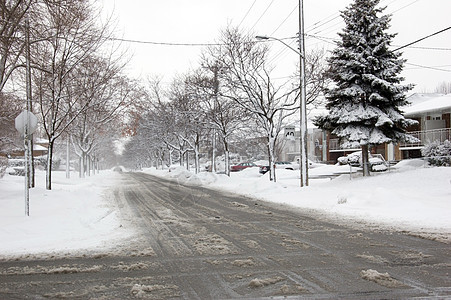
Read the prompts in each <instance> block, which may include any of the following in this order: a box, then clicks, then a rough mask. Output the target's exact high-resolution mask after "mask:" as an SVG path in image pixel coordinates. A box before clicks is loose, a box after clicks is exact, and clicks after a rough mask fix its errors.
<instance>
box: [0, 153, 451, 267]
mask: <svg viewBox="0 0 451 300" xmlns="http://www.w3.org/2000/svg"><path fill="white" fill-rule="evenodd" d="M347 171H349V167H347V166H344V167H343V166H341V167H340V166H323V167H318V168H315V169H311V170H310V175H312V176H313V175H325V174H331V173H337V172H338V173H339V172H347ZM145 172H148V173H151V174H154V175H158V176H162V177H166V178H172V179H174V180H175V179H176V180H178V181H179V182H184V183H188V184H194V185H203V186H206V187H211V188H215V189H221V190H225V191H230V192H234V193H240V194H243V195H247V196H251V197H256V198H260V199H263V200H265V201H270V202H274V203H276V204H288V205H292V206H295V207H299V208H301V209H310V210H311V209H313V210H315V211H316V212H319V213H321V214H322V215H323V216H325V217H328V218H335V219H336V220H344V221H345V222H348V223H349V222H351V224H353V223H356V222H359V223H361V221H365V222H368V223H369V224H372V225H373V226H376V227H378V226H382V227H387V226H388V227H392V228H395V229H399V230H408V231H415V232H427V233H440V234H443V235H444V236H446V237H449V236H450V235H451V168H446V167H441V168H428V167H424V164H423V162H422V161H416V160H413V161H407V162H401V163H400V164H398V166H397V167H396V168H395V169H392V170H391V171H390V172H383V173H379V174H375V175H374V176H371V177H370V178H362V177H359V176H358V175H356V174H354V175H353V178H352V179H350V176H349V174H348V175H341V176H340V177H337V178H335V179H333V180H330V179H327V178H326V179H324V178H323V179H311V180H310V186H309V187H305V188H300V187H299V186H298V185H299V171H290V170H277V176H278V182H277V183H273V182H270V181H269V179H268V175H267V174H266V175H260V174H259V173H258V168H250V169H246V170H244V171H241V172H237V173H233V174H232V176H231V177H230V178H229V177H227V176H225V175H218V174H212V173H207V172H202V173H200V174H198V175H195V174H193V173H190V172H187V171H186V170H184V169H183V168H180V167H178V168H172V169H171V172H168V170H155V169H147V170H145ZM373 174H374V173H373ZM53 176H54V177H53V178H54V180H53V186H52V188H53V189H52V191H46V190H45V188H44V186H45V182H44V181H45V174H44V173H43V172H37V182H36V188H34V189H31V190H30V216H29V217H26V216H25V208H24V202H25V201H24V178H23V177H19V176H10V175H5V177H3V178H2V179H0V258H1V257H9V256H22V257H27V256H29V255H37V256H39V257H43V256H52V255H54V254H55V253H71V255H73V254H77V253H78V254H81V253H84V252H86V251H93V252H94V253H95V252H96V251H99V252H102V251H109V250H111V249H113V248H115V247H118V245H122V244H124V243H126V242H124V241H128V240H130V239H132V238H133V237H134V234H135V232H133V228H129V229H127V228H125V227H122V226H121V217H120V212H119V209H118V207H117V204H116V203H115V202H114V201H113V200H112V197H111V191H112V187H113V186H114V185H115V184H116V183H117V179H118V176H120V174H118V173H115V172H113V171H103V172H101V173H100V174H97V175H95V176H91V177H88V178H85V179H79V178H77V177H76V175H75V174H73V175H72V178H71V179H66V178H65V173H64V172H54V173H53ZM365 224H366V223H365ZM43 253H46V254H43Z"/></svg>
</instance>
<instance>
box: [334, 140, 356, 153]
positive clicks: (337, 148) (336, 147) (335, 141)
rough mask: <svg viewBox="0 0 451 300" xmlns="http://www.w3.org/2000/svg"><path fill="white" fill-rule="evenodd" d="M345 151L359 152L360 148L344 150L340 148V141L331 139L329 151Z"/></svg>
mask: <svg viewBox="0 0 451 300" xmlns="http://www.w3.org/2000/svg"><path fill="white" fill-rule="evenodd" d="M344 150H359V149H358V148H347V149H343V148H342V147H341V146H340V140H339V139H329V151H344Z"/></svg>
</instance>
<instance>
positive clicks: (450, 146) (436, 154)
mask: <svg viewBox="0 0 451 300" xmlns="http://www.w3.org/2000/svg"><path fill="white" fill-rule="evenodd" d="M421 154H423V156H424V157H427V158H428V162H429V164H431V165H432V166H446V167H449V166H451V142H450V141H449V140H446V141H444V142H443V143H440V142H439V141H434V142H432V143H430V144H428V145H426V146H425V147H424V148H423V149H422V150H421Z"/></svg>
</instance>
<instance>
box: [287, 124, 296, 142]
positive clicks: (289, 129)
mask: <svg viewBox="0 0 451 300" xmlns="http://www.w3.org/2000/svg"><path fill="white" fill-rule="evenodd" d="M294 131H295V129H294V127H285V139H287V140H294Z"/></svg>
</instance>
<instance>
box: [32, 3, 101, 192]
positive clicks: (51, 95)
mask: <svg viewBox="0 0 451 300" xmlns="http://www.w3.org/2000/svg"><path fill="white" fill-rule="evenodd" d="M64 3H65V4H66V5H63V6H62V5H53V3H46V4H45V5H44V7H43V8H42V9H43V11H44V12H45V14H44V15H43V16H42V20H41V21H42V26H43V30H45V31H47V32H49V33H51V34H50V36H51V38H50V39H48V40H46V41H44V42H42V43H39V45H35V47H36V48H35V49H36V50H37V54H36V57H35V59H36V61H35V64H36V65H37V67H38V69H39V72H35V74H34V75H35V81H34V83H35V84H36V97H37V101H38V103H39V112H40V114H41V118H42V122H43V126H44V131H45V134H46V135H47V138H48V143H49V144H48V159H47V175H46V187H47V189H51V172H52V160H53V146H54V143H55V140H56V139H57V138H58V137H60V136H61V135H62V134H63V133H64V132H65V130H66V129H67V128H68V127H69V126H70V125H71V124H72V122H74V120H75V119H76V118H77V117H78V115H79V114H81V113H82V112H83V111H84V110H85V109H87V108H88V107H89V105H90V102H89V101H85V102H84V103H83V105H79V104H80V101H81V100H83V101H84V100H86V97H85V96H84V95H83V91H80V90H78V86H77V85H76V84H74V83H73V79H74V73H76V72H77V76H82V75H83V74H82V73H83V71H81V70H80V68H79V66H80V65H81V63H82V62H83V61H85V60H87V59H88V58H89V57H90V56H92V54H93V53H94V52H96V51H98V50H99V49H100V47H101V46H102V45H103V44H104V43H105V41H106V35H107V32H106V27H105V28H98V26H97V22H96V20H97V19H96V16H95V15H94V14H93V13H92V11H91V7H90V6H89V2H88V1H84V0H72V1H66V2H64ZM58 4H59V2H58ZM38 54H39V56H38Z"/></svg>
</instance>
